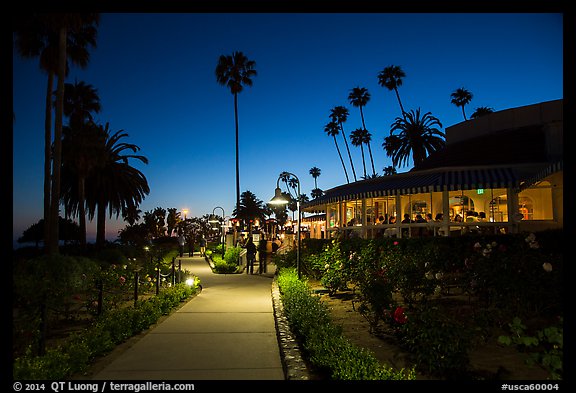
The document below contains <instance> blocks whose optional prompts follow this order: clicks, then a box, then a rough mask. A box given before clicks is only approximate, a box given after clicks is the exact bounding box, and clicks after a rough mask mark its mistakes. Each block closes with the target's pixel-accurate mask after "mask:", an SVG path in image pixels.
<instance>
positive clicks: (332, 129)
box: [324, 121, 350, 183]
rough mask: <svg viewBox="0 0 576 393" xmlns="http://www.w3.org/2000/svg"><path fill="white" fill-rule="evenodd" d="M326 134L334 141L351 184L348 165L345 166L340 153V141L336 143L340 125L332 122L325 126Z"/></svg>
mask: <svg viewBox="0 0 576 393" xmlns="http://www.w3.org/2000/svg"><path fill="white" fill-rule="evenodd" d="M324 132H325V133H326V134H328V135H329V136H331V137H332V138H333V139H334V145H335V146H336V150H337V151H338V157H340V162H341V163H342V168H344V174H345V175H346V183H350V179H349V178H348V171H347V170H346V165H344V160H343V159H342V153H340V148H339V147H338V141H336V135H338V134H339V133H340V129H339V128H338V124H336V123H335V122H333V121H331V122H330V123H328V124H326V125H325V126H324Z"/></svg>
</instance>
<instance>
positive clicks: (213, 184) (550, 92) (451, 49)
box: [13, 13, 563, 241]
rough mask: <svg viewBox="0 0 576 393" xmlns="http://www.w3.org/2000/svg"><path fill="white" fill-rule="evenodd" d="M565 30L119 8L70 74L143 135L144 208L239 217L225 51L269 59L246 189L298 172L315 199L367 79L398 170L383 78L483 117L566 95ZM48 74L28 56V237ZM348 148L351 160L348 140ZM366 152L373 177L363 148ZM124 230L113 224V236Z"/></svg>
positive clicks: (257, 97)
mask: <svg viewBox="0 0 576 393" xmlns="http://www.w3.org/2000/svg"><path fill="white" fill-rule="evenodd" d="M562 38H563V20H562V14H551V13H520V14H515V13H505V14H496V13H487V14H474V13H471V14H458V13H447V14H442V13H440V14H428V13H426V14H413V13H410V14H385V13H382V14H362V13H335V14H322V13H312V14H305V13H296V14H286V13H284V14H281V13H277V14H262V13H254V14H251V13H247V14H232V13H231V14H223V13H222V14H181V13H179V14H166V13H162V14H154V13H136V14H124V13H122V14H120V13H118V14H116V13H112V14H106V13H104V14H101V23H100V26H99V28H98V45H97V48H95V49H93V50H92V51H91V60H90V64H89V66H88V68H87V69H86V70H79V69H77V68H73V69H72V70H71V72H70V75H69V77H68V79H67V82H74V81H75V80H78V81H84V82H85V83H87V84H91V85H92V86H94V87H95V88H96V89H97V90H98V94H99V96H100V102H101V104H102V111H101V112H100V113H99V114H97V115H96V120H97V121H99V122H100V123H102V124H105V123H106V122H109V123H110V128H111V129H112V130H113V131H117V130H120V129H122V130H124V131H125V132H127V133H128V134H129V137H128V138H125V139H124V142H129V143H134V144H136V145H138V146H140V148H141V151H140V153H141V154H142V155H144V156H146V157H147V158H148V159H149V164H148V165H143V164H141V163H140V162H138V161H133V163H132V164H133V165H134V166H135V167H137V168H138V169H140V170H141V171H142V172H143V173H144V175H145V176H146V178H147V179H148V182H149V185H150V189H151V192H150V194H149V195H148V196H147V197H146V199H145V200H144V202H143V203H142V205H141V206H140V209H141V210H142V211H143V212H146V211H150V210H153V209H154V208H156V207H162V208H166V209H167V208H172V207H175V208H177V209H183V208H188V209H189V210H190V213H189V216H197V217H199V216H202V215H204V214H209V213H212V211H213V210H214V208H215V207H216V206H221V207H223V208H224V210H225V213H226V215H231V213H232V210H233V208H234V204H235V198H236V196H235V154H234V146H235V145H234V108H233V97H232V95H231V94H230V92H229V90H227V89H226V88H225V87H222V86H220V85H219V84H217V82H216V78H215V74H214V69H215V67H216V64H217V60H218V57H219V56H220V55H222V54H226V55H228V54H231V53H232V52H233V51H242V52H243V53H244V54H245V55H246V56H247V57H248V58H249V59H251V60H254V61H255V62H256V70H257V72H258V75H257V76H256V77H255V78H254V79H253V82H254V84H253V87H247V88H246V89H245V90H244V91H243V92H242V93H241V94H240V95H239V121H240V189H241V192H243V191H246V190H249V191H251V192H253V193H254V194H256V196H257V197H258V198H259V199H261V200H262V201H264V202H268V201H269V200H270V198H271V197H272V196H273V194H274V188H275V187H276V180H277V178H278V175H279V173H280V172H282V171H289V172H292V173H294V174H296V175H297V176H298V177H299V179H300V181H301V185H302V192H303V193H306V194H307V195H310V191H311V190H312V189H313V188H314V179H313V178H312V176H310V174H309V170H310V168H312V167H314V166H316V167H318V168H320V169H321V171H322V173H321V175H320V177H319V178H318V187H319V188H322V189H324V190H326V189H329V188H332V187H335V186H338V185H340V184H343V183H345V181H346V179H345V176H344V172H343V169H342V166H341V163H340V161H339V158H338V155H337V151H336V148H335V146H334V142H333V140H332V138H331V137H329V136H327V135H326V134H325V132H324V126H325V125H326V123H328V121H329V114H330V109H331V108H333V107H334V106H337V105H343V106H345V107H347V108H348V110H349V112H350V116H349V119H348V121H347V123H346V124H345V131H346V133H347V135H349V133H350V132H351V131H353V130H354V129H356V128H359V127H361V120H360V113H359V110H358V108H355V107H353V106H352V105H351V104H350V103H349V102H348V99H347V97H348V93H349V91H350V89H352V88H353V87H358V86H359V87H365V88H367V89H368V91H369V93H370V94H371V100H370V102H369V103H368V105H367V106H366V107H365V108H364V115H365V119H366V127H367V129H368V130H369V131H370V132H371V133H372V152H373V154H374V162H375V167H376V170H377V171H379V173H382V169H383V168H384V167H386V166H388V165H391V161H390V159H389V158H388V157H386V155H385V153H384V150H383V149H382V146H381V145H382V142H383V139H384V137H385V136H387V135H388V134H389V131H390V125H391V123H393V122H394V119H395V118H396V117H397V116H399V115H400V109H399V105H398V102H397V100H396V96H395V94H394V93H393V92H391V91H389V90H387V89H385V88H383V87H380V86H379V85H378V79H377V75H378V73H379V72H380V71H381V70H382V69H383V68H384V67H386V66H389V65H399V66H400V67H402V69H403V70H404V72H405V73H406V77H405V78H404V81H403V85H402V87H401V88H400V90H399V93H400V96H401V99H402V103H403V105H404V108H405V109H406V110H410V109H417V108H421V111H422V112H428V111H429V112H431V113H432V115H433V116H436V117H437V118H439V119H440V121H441V122H442V124H443V129H442V130H444V129H445V128H446V127H449V126H451V125H454V124H456V123H459V122H461V121H463V117H462V113H461V109H460V108H457V107H456V106H454V105H453V104H451V103H450V94H451V93H452V92H453V91H454V90H455V89H457V88H459V87H464V88H466V89H468V90H469V91H470V92H472V94H473V95H474V97H473V99H472V101H471V103H470V104H469V105H468V106H467V107H466V113H467V115H468V116H469V115H470V114H471V113H472V112H473V111H474V109H475V108H477V107H479V106H488V107H492V108H494V109H495V110H504V109H508V108H513V107H517V106H524V105H530V104H535V103H538V102H543V101H549V100H556V99H561V98H563V90H562V88H563V44H562ZM46 78H47V77H46V75H45V74H44V73H43V72H42V71H40V69H39V66H38V61H37V60H23V59H21V58H19V57H18V56H16V55H14V57H13V105H14V114H15V116H16V120H15V122H14V126H13V130H14V139H13V153H14V156H13V165H14V167H13V176H14V186H13V198H14V201H13V231H14V238H17V237H19V236H21V234H22V231H23V230H24V229H26V228H28V227H29V226H30V225H32V224H33V223H35V222H37V221H38V220H39V219H40V218H41V217H42V200H43V196H42V184H43V177H42V176H43V133H44V126H43V124H44V100H45V88H46ZM338 142H339V143H340V148H341V150H342V152H343V154H345V147H344V145H343V144H342V139H341V136H339V138H338ZM351 148H352V152H353V159H354V164H355V168H356V172H357V174H358V175H359V176H360V175H361V173H362V159H361V156H360V149H359V148H353V147H351ZM486 154H490V152H489V151H487V152H486ZM366 159H367V165H368V166H369V165H370V164H369V157H368V155H366ZM410 169H411V167H403V168H398V171H399V172H404V171H408V170H410ZM348 171H349V173H350V176H351V170H350V168H348ZM216 213H218V214H220V213H221V210H220V209H217V210H216ZM94 226H95V224H94V223H89V234H88V238H89V241H92V240H93V238H94ZM124 226H125V224H124V223H123V222H114V221H108V223H107V237H108V238H109V239H110V240H114V239H115V238H116V235H117V232H118V229H120V228H123V227H124Z"/></svg>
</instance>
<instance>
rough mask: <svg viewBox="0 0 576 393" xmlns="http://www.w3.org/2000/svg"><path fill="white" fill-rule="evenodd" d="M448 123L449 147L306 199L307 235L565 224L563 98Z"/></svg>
mask: <svg viewBox="0 0 576 393" xmlns="http://www.w3.org/2000/svg"><path fill="white" fill-rule="evenodd" d="M445 131H446V146H445V147H444V148H443V149H442V150H440V151H437V152H435V153H433V154H431V155H430V156H429V157H428V158H427V159H426V160H425V161H424V162H423V163H421V164H420V165H418V166H416V167H414V168H413V169H412V170H410V171H408V172H405V173H399V174H396V175H391V176H381V177H377V178H373V179H368V180H361V181H356V182H354V183H350V184H345V185H341V186H338V187H334V188H332V189H329V190H327V191H325V192H324V195H323V196H321V197H319V198H316V199H314V200H311V201H309V202H306V203H303V204H302V206H301V208H302V211H303V212H304V213H306V212H308V213H313V215H311V216H309V217H305V218H303V220H302V225H303V226H304V233H306V234H307V235H308V236H309V237H312V238H333V237H337V236H347V237H349V236H359V237H363V238H375V237H413V236H457V235H462V234H466V233H475V232H476V233H517V232H519V231H540V230H545V229H557V228H563V100H554V101H547V102H543V103H539V104H534V105H528V106H523V107H518V108H513V109H507V110H502V111H498V112H494V113H491V114H488V115H485V116H482V117H479V118H477V119H472V120H467V121H464V122H462V123H458V124H456V125H454V126H451V127H447V128H446V130H445ZM391 218H392V219H391ZM405 218H406V219H407V220H405ZM420 218H422V219H423V220H420ZM394 220H395V221H394ZM403 220H404V222H403ZM417 221H419V222H417Z"/></svg>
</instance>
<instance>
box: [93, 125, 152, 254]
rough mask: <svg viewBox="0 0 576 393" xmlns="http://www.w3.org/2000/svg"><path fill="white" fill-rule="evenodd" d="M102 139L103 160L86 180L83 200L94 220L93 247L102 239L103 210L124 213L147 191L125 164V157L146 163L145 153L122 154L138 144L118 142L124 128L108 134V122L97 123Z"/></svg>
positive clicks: (138, 174) (135, 149) (141, 177)
mask: <svg viewBox="0 0 576 393" xmlns="http://www.w3.org/2000/svg"><path fill="white" fill-rule="evenodd" d="M99 130H100V132H101V133H102V134H103V137H104V138H103V139H104V142H103V143H104V146H103V149H104V152H105V159H104V160H103V161H102V162H101V165H100V166H99V168H98V170H96V171H93V174H92V175H91V176H90V177H89V178H88V179H87V181H86V201H87V207H88V217H89V218H90V219H93V218H94V216H95V215H96V216H97V219H96V246H98V247H101V246H103V245H104V243H105V241H106V239H105V236H106V210H107V209H108V211H109V216H110V217H112V215H113V214H116V217H118V216H119V215H120V214H124V213H125V212H126V211H129V210H131V209H134V208H135V207H137V206H139V205H140V203H141V202H142V201H143V200H144V197H145V196H146V195H148V194H149V193H150V187H149V186H148V181H147V180H146V177H145V176H144V174H143V173H142V172H140V171H139V170H137V169H136V168H134V167H132V166H130V165H129V159H136V160H138V161H140V162H142V163H144V164H148V159H147V158H146V157H145V156H142V155H137V154H126V155H125V154H124V152H125V151H126V150H129V151H132V152H133V153H136V152H138V151H140V147H138V146H137V145H134V144H131V143H125V142H121V140H122V138H125V137H128V134H127V133H125V132H124V130H119V131H116V132H115V133H112V132H111V131H110V129H109V123H106V126H105V127H102V126H99Z"/></svg>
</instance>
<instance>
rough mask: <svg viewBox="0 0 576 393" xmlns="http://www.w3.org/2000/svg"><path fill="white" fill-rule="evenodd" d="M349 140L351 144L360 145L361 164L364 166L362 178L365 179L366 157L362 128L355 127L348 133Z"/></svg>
mask: <svg viewBox="0 0 576 393" xmlns="http://www.w3.org/2000/svg"><path fill="white" fill-rule="evenodd" d="M350 141H351V142H352V145H353V146H356V147H360V151H361V152H362V166H363V168H364V176H363V177H364V179H366V159H365V157H364V129H362V128H357V129H355V130H354V131H352V132H351V133H350Z"/></svg>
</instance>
